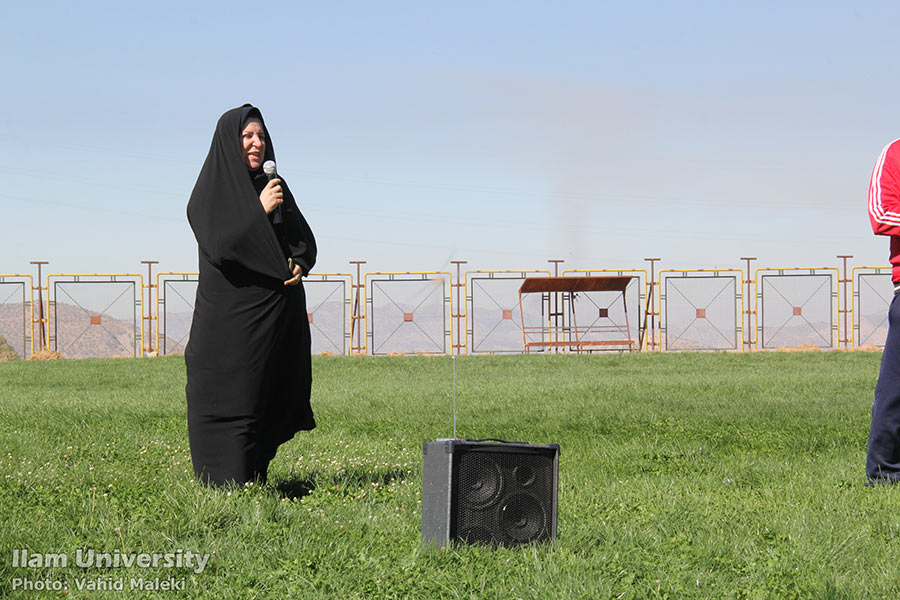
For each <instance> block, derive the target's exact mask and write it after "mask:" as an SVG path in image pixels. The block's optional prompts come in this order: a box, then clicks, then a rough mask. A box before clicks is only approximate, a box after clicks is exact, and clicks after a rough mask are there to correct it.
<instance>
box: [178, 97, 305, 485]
mask: <svg viewBox="0 0 900 600" xmlns="http://www.w3.org/2000/svg"><path fill="white" fill-rule="evenodd" d="M274 159H275V151H274V149H273V148H272V140H271V138H270V137H269V132H268V131H267V130H266V126H265V123H264V121H263V119H262V114H261V113H260V112H259V110H258V109H257V108H254V107H253V106H250V105H249V104H245V105H244V106H242V107H240V108H235V109H233V110H229V111H228V112H226V113H225V114H224V115H222V117H221V118H220V119H219V122H218V124H217V125H216V132H215V134H214V135H213V140H212V145H211V146H210V148H209V155H208V156H207V157H206V162H205V163H203V168H202V170H201V171H200V176H199V177H198V178H197V183H196V184H195V185H194V191H193V192H192V193H191V199H190V201H189V202H188V207H187V215H188V221H190V224H191V229H193V230H194V236H195V237H196V238H197V245H198V246H199V254H200V281H199V284H198V286H197V300H196V303H195V305H194V321H193V323H192V325H191V336H190V340H189V342H188V345H187V348H186V350H185V353H184V356H185V363H186V364H187V388H186V393H187V416H188V435H189V437H190V443H191V460H192V461H193V463H194V474H195V475H196V476H197V477H198V478H199V479H200V481H202V482H204V483H208V484H212V485H223V484H226V483H232V482H233V483H239V484H240V483H245V482H247V481H251V480H254V479H255V480H259V481H265V479H266V473H267V471H268V468H269V461H271V460H272V458H273V457H274V456H275V452H276V450H277V449H278V446H279V445H280V444H282V443H283V442H286V441H287V440H289V439H291V438H292V437H293V436H294V434H295V433H296V432H297V431H300V430H303V429H312V428H313V427H315V426H316V422H315V420H314V419H313V413H312V409H311V408H310V405H309V392H310V385H311V383H312V374H311V365H310V334H309V321H308V318H307V314H306V295H305V293H304V291H303V284H302V283H301V281H300V278H301V276H305V275H307V274H308V273H309V270H310V269H311V268H312V267H313V265H314V264H315V262H316V241H315V239H314V238H313V234H312V231H311V230H310V228H309V225H307V223H306V220H305V219H304V218H303V215H302V214H300V210H299V209H298V208H297V203H296V202H295V201H294V196H293V195H292V194H291V191H290V189H288V187H287V184H286V183H285V182H284V181H282V180H280V179H273V180H272V181H269V180H268V178H267V176H266V175H265V173H263V169H262V165H263V163H264V162H265V161H267V160H274Z"/></svg>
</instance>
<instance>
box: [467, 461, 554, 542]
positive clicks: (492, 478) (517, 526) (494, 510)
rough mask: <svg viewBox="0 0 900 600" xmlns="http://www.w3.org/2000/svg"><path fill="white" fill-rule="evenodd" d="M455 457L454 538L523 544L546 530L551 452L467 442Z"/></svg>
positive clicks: (546, 533)
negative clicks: (501, 447)
mask: <svg viewBox="0 0 900 600" xmlns="http://www.w3.org/2000/svg"><path fill="white" fill-rule="evenodd" d="M458 459H459V463H458V471H457V473H458V486H459V487H458V489H459V501H458V503H457V506H456V531H457V537H458V538H459V539H460V540H462V541H466V542H484V543H492V542H495V543H502V544H524V543H528V542H535V541H540V540H544V539H547V538H549V537H550V536H551V530H550V519H551V514H552V511H553V510H554V507H553V505H552V503H553V498H554V493H555V490H554V483H555V482H554V473H553V464H554V463H553V459H554V457H553V456H552V455H548V454H546V453H543V454H538V453H534V452H516V451H515V449H511V450H509V451H498V450H496V449H491V448H486V449H482V448H467V449H460V454H459V456H458Z"/></svg>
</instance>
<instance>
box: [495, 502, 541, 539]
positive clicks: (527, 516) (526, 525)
mask: <svg viewBox="0 0 900 600" xmlns="http://www.w3.org/2000/svg"><path fill="white" fill-rule="evenodd" d="M499 524H500V530H501V531H502V532H503V533H505V534H506V535H508V536H509V537H510V538H512V539H513V540H515V541H517V542H530V541H532V540H534V539H536V538H537V537H538V536H540V535H541V534H542V533H543V532H544V530H545V528H546V526H547V515H546V514H545V513H544V507H543V505H542V504H541V502H540V500H538V499H537V498H535V497H534V496H532V495H531V494H513V495H512V496H509V497H508V498H506V499H504V501H503V503H502V504H501V505H500V523H499Z"/></svg>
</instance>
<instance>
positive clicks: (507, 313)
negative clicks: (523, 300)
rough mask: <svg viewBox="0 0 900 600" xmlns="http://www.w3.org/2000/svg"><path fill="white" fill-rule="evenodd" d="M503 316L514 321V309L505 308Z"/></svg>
mask: <svg viewBox="0 0 900 600" xmlns="http://www.w3.org/2000/svg"><path fill="white" fill-rule="evenodd" d="M503 318H504V319H506V320H507V321H512V311H511V310H506V309H503Z"/></svg>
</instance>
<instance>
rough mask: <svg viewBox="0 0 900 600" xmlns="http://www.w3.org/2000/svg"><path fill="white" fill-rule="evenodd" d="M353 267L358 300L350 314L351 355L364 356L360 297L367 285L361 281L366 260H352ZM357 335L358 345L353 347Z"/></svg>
mask: <svg viewBox="0 0 900 600" xmlns="http://www.w3.org/2000/svg"><path fill="white" fill-rule="evenodd" d="M350 264H351V265H356V285H354V286H353V287H354V288H356V289H355V290H354V291H355V292H356V300H355V301H354V303H353V309H352V311H351V313H350V354H353V353H354V350H355V351H356V354H362V340H361V335H362V330H361V329H360V326H359V321H360V320H361V319H362V315H361V314H360V303H359V295H360V292H361V291H362V290H363V289H365V287H366V286H365V284H364V283H363V282H362V281H361V278H362V271H361V270H360V266H361V265H364V264H366V261H364V260H351V261H350ZM354 332H355V333H356V345H355V346H354V345H353V334H354Z"/></svg>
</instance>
